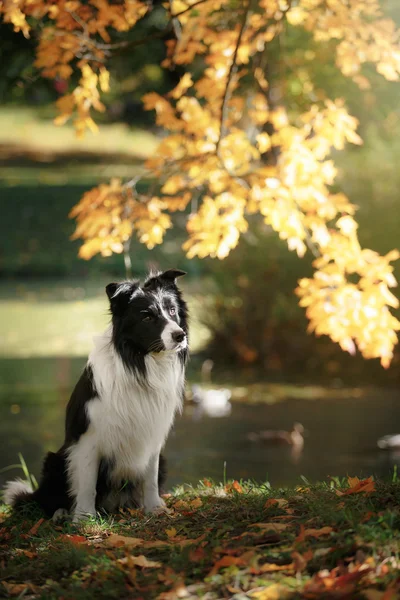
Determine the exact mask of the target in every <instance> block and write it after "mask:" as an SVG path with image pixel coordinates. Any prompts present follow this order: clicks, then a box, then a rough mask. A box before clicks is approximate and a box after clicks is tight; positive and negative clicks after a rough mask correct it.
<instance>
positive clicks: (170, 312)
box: [169, 308, 176, 317]
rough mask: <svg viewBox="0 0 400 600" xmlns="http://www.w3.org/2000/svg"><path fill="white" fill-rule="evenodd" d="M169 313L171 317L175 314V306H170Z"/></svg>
mask: <svg viewBox="0 0 400 600" xmlns="http://www.w3.org/2000/svg"><path fill="white" fill-rule="evenodd" d="M169 314H170V315H171V317H173V316H174V315H175V314H176V310H175V308H170V309H169Z"/></svg>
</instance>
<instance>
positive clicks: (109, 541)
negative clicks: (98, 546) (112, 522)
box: [103, 533, 143, 548]
mask: <svg viewBox="0 0 400 600" xmlns="http://www.w3.org/2000/svg"><path fill="white" fill-rule="evenodd" d="M103 543H104V545H105V546H107V547H108V548H121V547H122V546H125V547H127V548H135V546H140V545H142V544H143V540H142V539H140V538H134V537H127V536H125V535H118V534H117V533H112V534H111V535H110V536H109V537H108V538H106V539H105V540H104V542H103Z"/></svg>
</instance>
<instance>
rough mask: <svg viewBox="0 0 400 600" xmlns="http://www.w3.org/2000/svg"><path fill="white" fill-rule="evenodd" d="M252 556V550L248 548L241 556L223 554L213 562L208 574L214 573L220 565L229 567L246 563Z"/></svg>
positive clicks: (220, 567)
mask: <svg viewBox="0 0 400 600" xmlns="http://www.w3.org/2000/svg"><path fill="white" fill-rule="evenodd" d="M252 556H254V552H253V551H252V550H250V551H249V552H245V553H244V554H242V556H223V557H222V558H220V559H219V560H217V562H216V563H215V564H214V566H213V568H212V569H211V571H210V573H209V575H215V573H218V571H219V570H220V569H222V567H230V566H232V565H247V564H248V562H249V560H250V558H251V557H252Z"/></svg>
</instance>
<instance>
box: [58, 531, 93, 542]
mask: <svg viewBox="0 0 400 600" xmlns="http://www.w3.org/2000/svg"><path fill="white" fill-rule="evenodd" d="M57 539H58V540H64V541H66V542H71V544H87V542H88V541H87V539H86V538H85V537H84V536H83V535H69V534H68V533H64V534H62V535H59V536H58V538H57Z"/></svg>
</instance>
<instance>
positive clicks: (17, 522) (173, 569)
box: [0, 475, 400, 600]
mask: <svg viewBox="0 0 400 600" xmlns="http://www.w3.org/2000/svg"><path fill="white" fill-rule="evenodd" d="M350 484H351V485H352V486H353V487H352V488H349V487H348V484H347V482H346V481H343V480H339V479H335V478H333V479H331V480H330V481H329V482H328V483H320V484H315V485H310V484H308V483H306V482H303V483H302V484H301V485H300V486H298V487H295V488H292V489H282V490H278V489H275V490H272V489H271V488H270V486H269V485H268V484H264V485H256V484H254V483H251V482H247V483H245V482H240V483H239V482H228V483H227V484H226V485H224V484H214V483H212V482H210V481H207V480H204V481H203V482H201V483H200V484H199V485H198V486H197V487H195V488H189V487H182V488H178V489H176V490H175V491H174V493H173V494H171V495H168V496H167V497H166V501H167V504H168V506H169V508H170V514H166V515H162V516H148V515H144V514H143V513H142V512H141V511H133V510H130V511H125V512H121V513H120V514H118V515H115V516H113V517H105V516H103V517H100V518H99V519H98V520H89V521H87V522H84V523H82V524H81V525H80V527H79V528H75V527H73V526H72V525H71V524H70V523H64V524H62V525H55V524H53V523H52V522H51V521H45V520H42V519H41V517H40V514H38V513H36V512H35V511H32V509H31V510H30V511H28V512H26V513H25V514H24V515H22V516H17V515H14V514H12V513H10V512H9V510H8V509H7V508H5V507H2V508H1V512H0V515H1V520H2V523H1V525H0V581H1V583H0V596H1V597H6V598H8V597H16V596H17V597H21V598H22V597H24V598H35V599H36V598H37V599H39V598H41V599H46V600H52V599H53V598H54V599H56V598H60V597H63V598H65V599H66V600H67V599H72V598H73V599H74V600H75V599H76V600H84V599H86V598H88V599H89V598H93V597H95V598H96V599H97V598H99V599H102V598H104V599H105V598H118V599H124V598H135V599H140V598H143V599H146V598H158V599H159V600H173V599H175V598H189V599H195V598H207V600H214V599H215V600H216V599H220V598H235V599H236V600H244V599H246V598H258V599H261V600H271V599H278V598H279V599H280V598H282V599H285V598H293V599H296V598H298V599H300V598H311V599H312V598H327V599H329V598H332V599H334V598H335V599H336V598H354V599H357V598H360V599H361V598H366V599H368V600H379V599H381V600H390V599H391V598H396V597H398V592H399V570H398V569H399V563H398V561H399V554H400V536H399V531H398V528H399V526H400V511H399V501H400V485H399V482H398V481H397V476H396V475H395V476H394V478H393V481H392V482H390V483H385V482H377V483H376V484H375V488H376V489H373V490H372V491H371V492H370V493H366V492H363V491H362V488H363V485H364V484H358V487H359V488H361V490H360V491H359V493H356V490H357V485H356V486H355V487H354V485H355V482H354V481H352V482H350ZM369 485H370V488H367V489H371V487H372V488H374V484H371V483H370V484H369ZM346 490H347V492H352V493H347V494H345V495H339V494H340V493H343V491H346ZM121 536H124V537H121Z"/></svg>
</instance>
